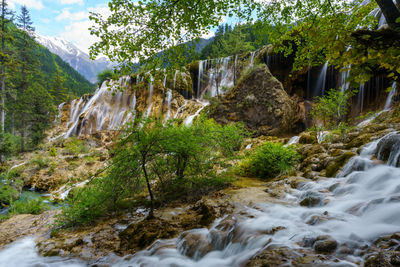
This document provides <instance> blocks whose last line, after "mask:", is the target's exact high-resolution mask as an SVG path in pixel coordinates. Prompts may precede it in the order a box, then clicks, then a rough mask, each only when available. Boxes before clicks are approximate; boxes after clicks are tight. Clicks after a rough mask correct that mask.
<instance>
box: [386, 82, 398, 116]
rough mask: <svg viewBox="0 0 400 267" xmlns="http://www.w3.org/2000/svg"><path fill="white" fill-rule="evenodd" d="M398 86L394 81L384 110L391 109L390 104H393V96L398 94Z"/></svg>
mask: <svg viewBox="0 0 400 267" xmlns="http://www.w3.org/2000/svg"><path fill="white" fill-rule="evenodd" d="M396 86H397V83H396V82H393V84H392V90H391V91H390V92H389V94H388V96H387V99H386V103H385V107H384V109H383V110H389V109H390V106H391V105H392V100H393V96H394V95H395V94H396Z"/></svg>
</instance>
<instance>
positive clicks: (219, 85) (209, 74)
mask: <svg viewBox="0 0 400 267" xmlns="http://www.w3.org/2000/svg"><path fill="white" fill-rule="evenodd" d="M231 61H232V57H226V58H218V59H210V60H205V61H201V67H200V65H199V75H198V80H199V81H198V92H199V95H200V98H202V97H203V96H204V95H205V94H208V95H209V96H211V97H215V96H217V95H222V94H224V93H225V91H226V89H228V88H230V87H232V86H233V85H234V82H235V73H234V72H235V66H234V63H233V64H232V63H231ZM203 87H204V88H203Z"/></svg>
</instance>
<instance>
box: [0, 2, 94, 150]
mask: <svg viewBox="0 0 400 267" xmlns="http://www.w3.org/2000/svg"><path fill="white" fill-rule="evenodd" d="M2 5H3V6H2V7H3V8H2V9H1V10H2V13H1V18H3V19H1V20H0V32H1V35H0V36H1V38H0V47H1V51H0V65H1V69H0V78H1V81H0V84H1V105H0V114H1V117H0V122H1V123H0V125H1V130H2V132H1V136H0V151H1V155H2V157H4V156H7V155H13V154H14V153H16V152H18V151H24V150H26V149H33V148H34V147H35V146H36V145H37V144H39V142H40V141H41V140H42V139H43V137H44V131H45V130H46V129H47V128H48V127H49V126H50V125H51V123H52V122H53V121H54V118H55V116H56V114H57V109H56V106H57V105H59V104H61V103H63V102H65V101H68V100H70V99H73V98H76V97H78V96H81V95H83V94H87V93H90V92H93V91H94V85H93V84H91V83H90V82H89V81H87V80H86V79H85V78H84V77H83V76H82V75H80V74H79V73H78V72H77V71H75V70H74V69H73V68H72V67H71V66H70V65H68V63H66V62H64V61H63V60H62V59H61V58H60V57H59V56H57V55H55V54H53V53H51V52H50V51H49V50H48V49H47V48H45V47H44V46H42V45H39V44H38V42H36V41H35V39H34V37H33V36H35V34H34V30H35V29H34V27H33V23H32V21H31V18H30V14H29V11H28V9H27V8H26V7H23V8H22V9H21V11H20V13H19V14H18V15H17V16H15V14H13V13H12V12H11V11H9V10H8V8H7V6H6V4H5V3H2Z"/></svg>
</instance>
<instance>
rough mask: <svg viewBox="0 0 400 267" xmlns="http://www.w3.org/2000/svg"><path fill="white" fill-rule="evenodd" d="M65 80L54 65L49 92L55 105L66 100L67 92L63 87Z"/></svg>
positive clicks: (58, 68)
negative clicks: (54, 70)
mask: <svg viewBox="0 0 400 267" xmlns="http://www.w3.org/2000/svg"><path fill="white" fill-rule="evenodd" d="M65 80H66V79H65V78H64V76H63V73H62V70H61V68H60V67H59V66H58V65H56V72H55V73H54V76H53V79H52V81H51V83H50V86H51V88H50V92H51V94H52V95H53V97H54V102H55V103H56V105H58V104H60V103H62V102H65V101H66V100H67V95H68V92H67V88H66V87H65Z"/></svg>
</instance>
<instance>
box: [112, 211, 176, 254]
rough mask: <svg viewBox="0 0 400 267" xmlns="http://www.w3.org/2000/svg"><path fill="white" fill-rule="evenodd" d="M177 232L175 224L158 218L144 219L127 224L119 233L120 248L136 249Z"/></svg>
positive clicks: (172, 235)
mask: <svg viewBox="0 0 400 267" xmlns="http://www.w3.org/2000/svg"><path fill="white" fill-rule="evenodd" d="M176 234H177V229H176V226H174V225H172V224H171V223H169V222H167V221H165V220H163V219H160V218H152V219H144V220H142V221H140V222H138V223H133V224H131V225H129V226H128V227H127V228H126V229H125V230H124V231H122V232H121V233H120V234H119V238H120V240H121V245H120V247H121V249H123V250H124V251H125V250H127V251H129V250H134V251H135V250H137V249H143V248H146V247H147V246H149V245H151V244H152V243H153V242H154V241H156V240H157V239H167V238H171V237H174V236H175V235H176Z"/></svg>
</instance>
